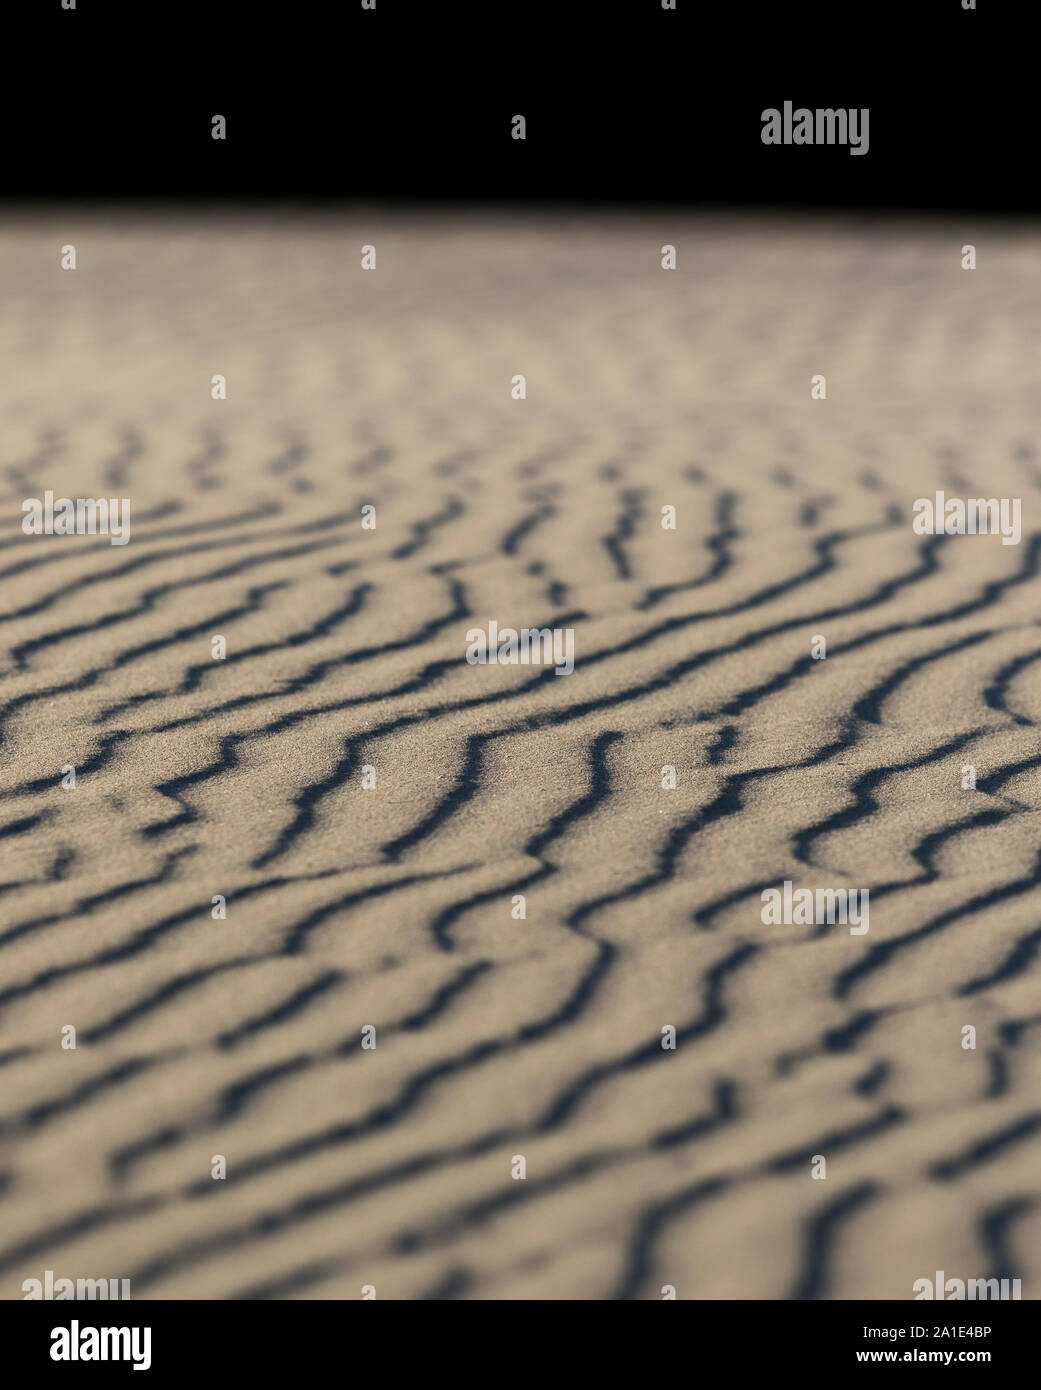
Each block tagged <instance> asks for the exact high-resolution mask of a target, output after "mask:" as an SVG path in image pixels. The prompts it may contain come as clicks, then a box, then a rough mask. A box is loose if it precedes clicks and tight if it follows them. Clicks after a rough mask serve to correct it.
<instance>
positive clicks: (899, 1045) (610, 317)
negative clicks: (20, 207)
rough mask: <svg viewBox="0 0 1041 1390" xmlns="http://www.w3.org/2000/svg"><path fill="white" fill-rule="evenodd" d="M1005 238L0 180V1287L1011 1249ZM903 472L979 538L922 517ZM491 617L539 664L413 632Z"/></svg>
mask: <svg viewBox="0 0 1041 1390" xmlns="http://www.w3.org/2000/svg"><path fill="white" fill-rule="evenodd" d="M969 241H972V242H973V243H974V244H975V245H976V246H977V251H978V256H979V266H978V269H976V270H974V271H971V272H970V271H965V270H963V269H962V267H961V247H962V245H963V244H964V243H966V242H969ZM666 243H669V244H672V245H675V247H676V248H677V269H676V270H674V271H664V270H662V269H661V266H660V259H661V247H662V245H663V244H666ZM65 244H74V245H75V247H76V253H77V268H76V269H75V271H62V270H61V269H60V268H59V254H60V248H61V247H62V246H63V245H65ZM364 244H372V245H374V246H375V248H376V257H377V266H376V269H375V270H372V271H366V270H362V268H361V247H362V246H363V245H364ZM1039 254H1041V238H1039V236H1038V235H1037V234H1036V233H1035V232H1033V231H1032V230H1028V229H1023V228H1018V227H1003V226H1000V225H994V226H987V225H974V226H972V227H971V228H966V227H964V226H962V225H960V224H959V225H955V224H946V223H912V222H892V223H888V222H884V221H879V220H869V219H856V220H852V219H850V220H840V219H832V220H828V219H826V218H816V219H814V220H805V221H800V222H796V221H785V220H781V219H774V218H768V217H765V216H759V217H750V216H745V217H742V218H739V219H729V218H727V217H725V216H722V215H720V216H718V217H702V218H699V219H695V218H693V217H687V216H678V215H676V214H674V213H669V214H662V215H660V216H646V217H642V218H636V217H632V218H630V217H625V216H622V215H619V214H614V213H601V214H587V215H581V216H579V215H567V216H565V215H562V214H560V215H549V214H547V215H545V216H533V215H527V214H519V213H516V214H515V213H511V214H509V215H507V214H505V213H504V214H502V215H496V216H492V215H485V214H481V215H478V214H473V215H464V214H460V213H449V212H444V213H433V214H426V215H422V216H420V215H405V214H392V213H388V212H383V211H379V210H373V211H372V212H371V213H364V212H356V213H351V214H343V213H335V214H334V213H328V214H322V213H309V214H306V215H304V214H289V213H282V214H276V213H270V214H268V213H261V212H256V213H252V214H249V215H246V214H243V213H231V212H222V211H212V212H206V213H200V214H198V215H197V216H193V217H188V216H183V215H178V214H175V213H172V212H171V213H169V214H164V213H157V212H152V213H149V214H147V215H145V214H140V215H139V214H137V213H134V212H133V211H129V210H128V211H125V212H120V211H110V212H105V213H101V212H84V211H78V210H71V209H70V210H69V211H68V213H67V214H65V215H61V214H59V213H57V212H53V211H52V212H47V213H46V214H44V213H36V212H33V211H31V210H26V211H24V212H20V213H19V212H14V213H8V214H6V215H5V217H4V220H3V222H2V224H0V294H2V302H3V304H4V322H3V330H2V332H0V411H2V419H3V425H4V432H3V458H2V467H0V518H2V528H0V581H2V583H0V623H2V640H0V737H2V742H0V801H2V807H0V1202H2V1220H0V1292H2V1295H3V1296H4V1297H7V1298H20V1297H21V1296H22V1290H21V1285H22V1281H23V1280H25V1279H28V1278H42V1277H43V1273H44V1271H45V1270H46V1269H51V1270H53V1271H54V1273H55V1276H56V1277H61V1276H64V1277H71V1278H88V1277H89V1278H100V1277H113V1278H129V1279H130V1280H131V1287H132V1296H133V1297H134V1298H135V1299H138V1298H140V1299H147V1298H179V1299H185V1298H242V1297H304V1298H350V1299H356V1298H359V1297H360V1296H361V1291H362V1287H363V1286H364V1285H374V1286H375V1288H376V1291H377V1297H378V1298H381V1299H382V1298H390V1299H393V1298H399V1299H414V1298H424V1297H439V1298H452V1297H462V1298H484V1299H551V1298H563V1299H609V1298H644V1299H646V1298H659V1297H661V1290H662V1286H663V1285H673V1286H674V1287H675V1289H676V1293H677V1296H678V1297H679V1298H685V1299H690V1298H693V1299H705V1298H709V1299H711V1298H764V1297H768V1298H853V1297H867V1298H872V1299H881V1298H898V1299H903V1298H907V1299H910V1298H911V1297H912V1285H913V1283H914V1281H915V1280H916V1279H918V1278H921V1277H929V1278H932V1276H933V1274H934V1271H935V1270H937V1269H942V1270H945V1271H946V1272H947V1273H948V1275H951V1276H956V1277H960V1278H963V1279H967V1278H973V1277H981V1278H982V1277H987V1276H991V1275H994V1276H1000V1275H1004V1276H1006V1277H1015V1278H1020V1279H1021V1280H1022V1289H1023V1296H1024V1297H1025V1298H1030V1297H1035V1296H1036V1295H1037V1292H1038V1288H1039V1286H1041V1284H1039V1281H1041V1260H1039V1256H1038V1253H1037V1252H1038V1250H1039V1248H1041V1202H1039V1180H1038V1172H1039V1170H1041V1056H1039V1045H1041V990H1039V988H1038V970H1039V957H1041V927H1039V925H1038V924H1039V921H1041V816H1039V811H1041V790H1039V782H1038V769H1039V767H1041V742H1039V737H1038V734H1039V724H1041V694H1039V689H1041V687H1039V675H1041V627H1039V614H1041V568H1039V558H1041V525H1039V519H1038V518H1039V509H1041V458H1039V456H1038V453H1037V450H1038V448H1039V443H1038V441H1039V437H1041V436H1039V430H1038V424H1039V416H1041V397H1039V394H1038V389H1037V360H1038V342H1039V339H1041V334H1039V327H1041V314H1039V293H1041V291H1039V289H1038V285H1039V281H1038V278H1037V274H1036V267H1037V263H1038V256H1039ZM817 373H823V374H824V375H825V377H826V379H827V399H826V400H821V401H816V400H812V399H811V394H810V380H811V377H812V376H813V375H815V374H817ZM217 374H220V375H223V376H224V377H226V380H227V399H226V400H224V401H215V400H213V399H211V379H212V377H213V376H215V375H217ZM517 375H523V376H524V377H525V378H526V384H527V398H526V399H524V400H515V399H513V398H512V392H511V384H512V382H513V379H514V377H515V376H517ZM937 489H943V490H944V491H945V492H946V493H947V494H948V495H950V496H958V497H976V496H981V497H997V498H1001V497H1005V498H1021V500H1022V540H1021V542H1020V543H1019V544H1018V545H1008V546H1006V545H1003V544H1002V542H1001V538H1000V536H941V537H932V536H920V535H916V534H915V533H914V532H913V530H912V524H911V523H912V506H913V503H914V501H915V499H916V498H918V497H920V496H931V495H932V494H933V493H934V492H935V491H936V490H937ZM46 490H51V491H53V493H54V495H55V496H56V497H62V496H64V497H70V498H77V497H80V498H87V497H93V498H98V497H101V496H105V497H119V498H122V497H127V498H129V499H130V501H131V539H130V542H129V544H128V545H125V546H117V545H112V544H110V541H109V539H108V538H107V537H105V536H99V535H94V536H91V535H84V536H76V535H73V536H27V535H24V534H23V533H22V530H21V516H22V503H23V501H25V500H26V499H28V498H33V497H37V498H42V497H43V495H44V492H45V491H46ZM368 504H371V505H374V506H375V507H376V527H375V529H374V530H365V529H363V527H362V525H361V518H362V512H361V509H362V507H363V506H365V505H368ZM663 507H675V509H676V528H675V530H665V529H663V528H662V526H661V517H662V508H663ZM492 620H494V621H495V622H497V623H498V624H499V625H500V627H507V626H513V627H517V628H520V627H549V628H561V629H565V628H572V629H573V630H574V634H575V639H574V640H575V658H576V667H575V671H574V674H573V675H570V676H557V675H555V674H554V671H553V669H552V668H551V667H546V668H540V667H532V666H520V665H518V666H509V665H499V666H492V665H480V664H476V665H470V664H468V663H467V662H466V660H465V651H466V646H467V637H466V634H467V631H468V630H469V629H471V628H473V627H476V626H480V627H486V626H487V625H488V623H489V622H490V621H492ZM217 635H221V636H223V637H224V638H225V639H226V643H227V656H226V659H224V660H214V659H213V657H212V655H211V650H212V646H211V644H212V639H213V638H214V637H215V636H217ZM817 636H823V637H824V638H825V639H826V643H827V657H826V659H825V660H820V661H816V660H813V659H811V655H810V649H811V642H812V640H813V639H814V638H815V637H817ZM970 765H971V766H972V767H974V768H975V770H976V777H977V785H976V788H975V790H971V789H965V788H963V786H962V780H963V775H964V774H963V769H964V768H966V767H968V766H970ZM70 766H71V767H74V768H75V778H76V781H75V787H63V786H62V776H63V769H66V768H68V767H70ZM665 767H674V768H675V780H676V786H675V788H674V789H665V788H664V787H663V785H662V782H663V772H662V770H663V768H665ZM366 769H371V770H374V776H375V787H374V788H373V789H369V788H367V787H366V782H367V781H368V782H371V781H372V779H373V772H368V773H367V772H366ZM785 879H790V880H792V881H793V882H794V883H795V884H796V887H810V888H839V887H848V888H857V889H861V890H863V889H867V890H869V891H870V930H869V931H868V933H867V934H865V935H859V936H858V935H851V934H850V932H849V930H848V928H847V927H845V926H843V925H840V924H838V923H836V924H834V925H828V924H826V923H825V924H823V925H819V926H818V925H798V924H794V925H766V924H764V923H763V921H762V919H761V911H762V903H761V896H760V895H761V893H762V891H763V890H764V889H765V888H769V887H780V885H781V884H782V882H783V881H784V880H785ZM215 895H222V896H223V897H224V898H225V899H226V903H227V915H226V918H224V919H223V920H215V919H214V918H213V916H212V907H211V903H212V900H213V898H214V897H215ZM516 895H523V896H524V898H525V900H526V916H525V917H524V918H523V920H520V919H518V918H517V917H515V916H514V915H513V910H512V905H513V902H514V899H515V896H516ZM66 1025H73V1026H74V1027H75V1028H76V1030H77V1046H76V1048H75V1050H74V1051H73V1050H68V1049H63V1048H62V1046H61V1037H62V1029H63V1027H65V1026H66ZM969 1025H971V1026H972V1027H973V1028H975V1030H976V1047H975V1049H974V1050H972V1049H968V1048H965V1047H963V1045H962V1042H963V1029H964V1028H966V1027H967V1026H969ZM369 1026H372V1027H374V1028H375V1030H376V1039H377V1045H376V1047H375V1049H372V1050H363V1048H362V1046H361V1042H362V1036H363V1030H365V1029H366V1028H367V1027H369ZM669 1027H671V1028H674V1029H675V1030H676V1047H675V1049H674V1050H664V1049H663V1048H662V1045H661V1044H662V1038H663V1029H667V1028H669ZM215 1155H223V1156H224V1158H225V1159H226V1163H227V1178H226V1180H223V1181H215V1180H214V1179H213V1178H212V1177H211V1161H212V1160H213V1158H214V1156H215ZM519 1155H522V1156H523V1158H524V1160H525V1162H526V1177H525V1179H524V1180H523V1181H520V1180H515V1179H514V1178H513V1177H512V1176H511V1170H512V1169H513V1167H514V1163H515V1157H516V1156H519ZM817 1155H822V1156H824V1157H825V1158H826V1160H827V1170H826V1171H827V1177H826V1179H825V1180H823V1181H819V1180H814V1179H813V1178H812V1177H811V1160H813V1159H814V1158H815V1156H817Z"/></svg>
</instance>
